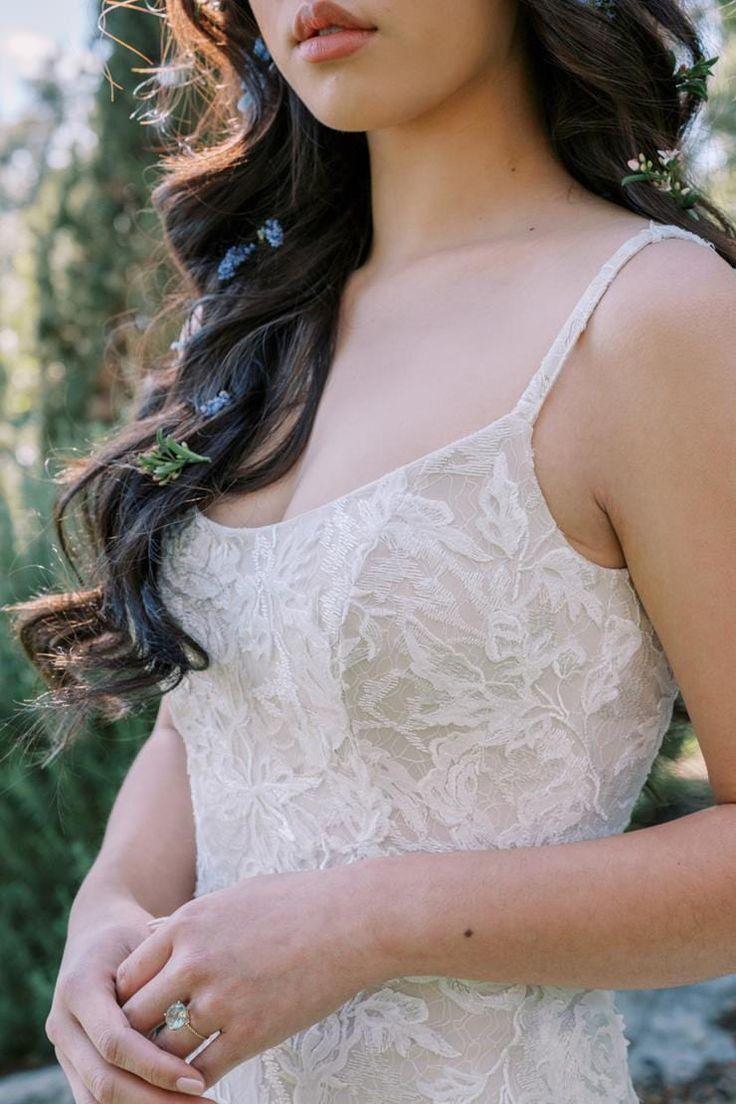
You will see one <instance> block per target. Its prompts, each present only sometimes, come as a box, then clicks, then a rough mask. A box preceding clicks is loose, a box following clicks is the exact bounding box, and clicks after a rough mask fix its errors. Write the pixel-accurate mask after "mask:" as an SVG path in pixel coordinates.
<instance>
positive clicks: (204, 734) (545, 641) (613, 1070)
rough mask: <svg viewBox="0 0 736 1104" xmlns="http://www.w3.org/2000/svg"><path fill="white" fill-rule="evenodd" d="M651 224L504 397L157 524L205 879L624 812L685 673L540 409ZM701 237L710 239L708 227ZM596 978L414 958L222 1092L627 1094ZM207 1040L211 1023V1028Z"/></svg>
mask: <svg viewBox="0 0 736 1104" xmlns="http://www.w3.org/2000/svg"><path fill="white" fill-rule="evenodd" d="M668 236H681V237H685V238H689V239H691V240H693V241H696V242H698V243H700V244H701V245H708V243H706V242H704V241H703V239H701V238H699V237H698V236H696V235H695V234H691V233H690V232H688V231H686V230H682V229H680V228H679V227H677V226H674V225H672V226H669V225H661V224H657V223H655V222H650V223H649V224H648V225H647V226H645V227H644V228H643V229H642V230H641V231H639V232H638V233H636V234H635V235H633V236H632V237H631V238H629V239H628V240H627V241H626V242H624V243H623V245H622V246H621V247H620V248H619V249H618V250H616V252H615V253H614V254H613V256H612V257H611V258H610V259H609V260H608V261H607V262H606V263H605V264H604V265H603V266H602V268H601V269H600V270H599V272H598V274H597V276H596V277H595V278H594V279H593V280H592V281H591V283H590V285H589V286H588V288H587V289H586V291H585V293H584V294H583V296H582V297H581V298H580V300H579V302H578V303H577V305H576V306H575V308H574V310H573V312H572V313H571V315H570V316H569V318H568V319H567V320H566V322H565V324H564V325H563V327H562V329H561V330H560V332H559V334H558V336H557V338H556V340H555V342H554V344H553V346H552V348H551V349H550V350H549V352H548V354H547V356H546V357H545V359H544V361H543V362H542V365H541V366H540V368H539V370H538V371H537V372H536V373H535V375H534V376H533V377H532V379H531V380H530V382H529V385H528V387H527V388H526V390H525V392H524V394H523V395H522V397H521V399H520V400H519V402H518V403H517V405H516V407H515V408H514V409H513V410H512V411H511V412H510V413H509V414H508V415H506V416H504V417H502V418H499V419H498V420H496V421H494V422H493V423H492V424H490V425H487V426H485V427H484V428H482V429H480V430H478V431H476V432H474V433H471V434H469V435H467V436H466V437H463V438H462V439H460V440H457V441H453V442H451V443H449V444H447V445H445V446H443V447H441V448H438V449H436V450H434V451H433V452H431V453H429V454H427V455H425V456H422V457H419V458H417V459H416V460H414V461H411V462H410V463H408V464H404V465H402V466H401V467H399V468H397V469H395V470H393V471H390V472H388V473H387V474H386V475H384V476H382V477H380V478H379V479H376V480H374V481H373V482H371V483H369V484H366V485H364V486H362V487H358V488H356V489H355V490H353V491H351V492H349V493H347V494H345V495H342V496H341V497H340V498H338V499H335V500H333V501H331V502H328V503H326V504H325V505H323V506H318V507H316V508H315V509H313V510H309V511H307V512H306V513H303V514H299V515H296V516H294V517H291V518H288V519H287V520H285V521H282V522H279V523H276V524H273V525H265V526H262V527H259V528H248V529H233V528H229V527H227V526H224V525H221V524H219V523H217V522H214V521H213V520H211V519H209V518H207V517H205V516H204V515H203V514H201V513H199V512H198V511H197V510H193V511H192V512H191V513H190V514H188V515H187V516H186V517H185V518H184V519H183V521H181V522H179V523H177V525H176V526H174V527H172V528H171V529H170V531H169V534H170V535H169V538H168V540H167V543H166V547H165V555H164V559H163V564H162V568H161V579H162V586H163V593H164V597H165V600H166V602H167V604H168V605H169V607H170V608H171V610H172V612H173V613H174V614H175V615H176V616H177V617H178V618H179V620H180V622H181V623H182V624H183V625H184V626H185V628H187V629H188V630H189V631H190V632H191V633H192V635H193V636H195V637H196V638H197V639H199V640H200V641H201V642H202V643H203V644H204V645H205V646H206V647H207V649H208V650H209V652H210V654H211V656H212V665H211V667H210V668H209V669H208V670H206V671H199V672H193V673H189V674H188V675H186V676H185V678H184V680H183V681H182V682H181V683H180V685H179V686H178V687H176V688H175V689H173V690H171V691H170V692H169V701H170V706H171V712H172V717H173V720H174V723H175V724H176V726H177V728H178V729H179V731H180V733H181V736H182V738H183V740H184V743H185V746H186V752H187V764H188V772H189V780H190V784H191V791H192V801H193V808H194V815H195V822H196V843H197V887H196V894H197V895H201V894H204V893H209V892H211V891H213V890H216V889H219V888H222V887H225V886H228V885H231V884H232V883H233V882H235V881H236V880H239V879H242V878H248V877H251V876H253V875H257V874H261V873H272V872H278V871H290V870H303V869H312V868H322V867H327V866H330V865H332V864H336V863H348V862H353V861H355V860H358V859H361V858H364V857H369V856H374V855H382V854H389V853H402V852H407V851H415V850H422V851H447V850H455V849H469V848H497V847H520V846H523V847H527V846H536V845H544V844H554V843H562V842H566V841H572V840H580V839H588V838H592V837H600V836H605V835H609V834H612V833H620V832H622V831H623V830H624V828H625V827H626V825H627V823H628V820H629V817H630V814H631V811H632V808H633V805H634V802H635V800H636V798H637V796H638V794H639V792H640V790H641V787H642V785H643V783H644V782H645V780H646V777H647V774H648V772H649V769H650V766H651V764H652V761H653V759H654V757H655V755H656V753H657V750H658V748H659V746H660V743H661V740H662V737H663V735H664V733H665V732H666V730H667V728H668V725H669V722H670V718H671V714H672V707H673V702H674V697H675V694H676V691H677V686H676V684H675V681H674V677H673V674H672V671H671V669H670V666H669V663H668V661H667V658H666V656H665V654H664V652H663V649H662V647H661V644H660V642H659V640H658V637H657V635H656V633H655V631H654V629H653V627H652V625H651V623H650V622H649V620H648V618H647V616H646V613H645V611H644V609H643V606H642V604H641V602H640V600H639V598H638V596H637V593H636V591H635V589H634V587H633V585H632V582H631V579H630V576H629V573H628V571H627V569H626V568H625V567H621V568H610V567H603V566H601V565H598V564H595V563H593V562H592V561H590V560H588V559H587V558H586V557H584V556H583V555H582V554H581V553H580V552H578V551H576V550H575V549H574V548H573V547H572V546H571V545H570V544H569V543H568V541H567V540H566V538H565V537H564V536H563V534H562V532H561V531H560V529H559V528H558V526H557V525H556V523H555V520H554V518H553V517H552V515H551V513H550V511H549V509H548V507H547V504H546V502H545V499H544V496H543V495H542V492H541V489H540V486H539V483H538V482H537V478H536V475H535V468H534V453H533V447H532V427H533V425H534V421H535V419H536V417H537V414H538V412H539V410H540V408H541V405H542V403H543V401H544V398H545V396H546V395H547V393H548V392H549V389H550V387H551V386H552V384H553V382H554V380H555V378H556V376H557V374H558V373H559V371H560V369H561V367H562V365H563V363H564V361H565V358H566V356H567V354H568V353H569V351H570V349H571V348H572V347H573V345H574V343H575V341H576V340H577V338H578V336H579V334H580V333H581V332H582V330H583V328H584V327H585V325H586V324H587V322H588V319H589V317H590V315H591V313H592V311H593V309H594V307H595V305H596V303H597V302H598V300H599V299H600V297H601V295H602V294H603V293H604V292H605V290H606V288H607V287H608V286H609V284H610V282H611V281H612V279H613V278H614V276H615V274H616V273H617V272H618V271H619V270H620V269H621V267H622V266H623V265H624V264H625V262H626V261H627V260H628V259H629V258H630V257H632V256H633V255H634V254H635V253H636V252H637V251H638V250H639V249H641V248H642V247H644V246H645V245H647V244H648V243H649V242H655V241H658V240H660V239H661V238H663V237H668ZM711 248H712V247H711ZM614 996H615V994H614V993H612V992H611V991H608V990H594V989H579V988H567V987H560V986H541V985H525V984H516V985H506V984H496V983H489V982H479V981H476V980H470V979H457V978H444V977H398V978H395V979H391V980H390V981H388V982H387V983H385V984H384V985H381V986H376V987H374V988H371V989H368V990H363V991H361V992H360V993H357V994H356V995H355V996H354V997H353V998H351V999H350V1000H348V1001H347V1002H346V1003H345V1004H344V1005H343V1006H341V1008H340V1009H339V1010H338V1011H336V1012H334V1013H333V1014H331V1015H329V1016H327V1017H326V1018H325V1019H324V1020H322V1021H321V1022H319V1023H316V1024H314V1025H313V1026H311V1027H309V1028H307V1029H305V1030H303V1031H300V1032H298V1033H297V1034H296V1035H294V1036H292V1037H291V1038H289V1039H287V1040H285V1041H284V1042H283V1043H281V1044H279V1045H278V1046H275V1047H273V1048H270V1049H269V1050H267V1051H264V1052H263V1053H261V1054H259V1055H256V1056H254V1057H252V1058H250V1059H248V1060H247V1061H245V1062H243V1063H242V1064H241V1065H239V1066H237V1067H236V1068H235V1069H233V1070H231V1071H230V1072H229V1073H228V1074H227V1075H226V1076H225V1077H223V1078H222V1079H221V1080H220V1081H219V1082H218V1083H217V1084H216V1085H214V1086H213V1087H212V1088H211V1089H210V1090H208V1093H207V1094H206V1095H207V1096H208V1097H210V1098H211V1099H213V1100H216V1101H220V1102H221V1104H281V1102H288V1104H369V1102H370V1104H400V1102H406V1104H409V1102H411V1104H419V1102H427V1101H429V1102H432V1104H471V1102H475V1101H481V1102H485V1104H491V1102H493V1104H496V1102H503V1104H593V1102H601V1101H605V1102H609V1104H614V1102H616V1104H632V1102H635V1101H636V1100H637V1097H636V1095H635V1092H634V1089H633V1086H632V1084H631V1081H630V1078H629V1073H628V1069H627V1061H626V1047H627V1045H628V1041H627V1040H626V1038H625V1035H624V1030H623V1029H624V1023H623V1018H622V1017H621V1015H620V1014H619V1013H618V1012H617V1010H616V1008H615V1003H614ZM212 1045H213V1046H216V1045H217V1041H215V1042H214V1043H213V1044H212Z"/></svg>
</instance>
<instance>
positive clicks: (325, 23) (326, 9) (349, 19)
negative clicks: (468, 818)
mask: <svg viewBox="0 0 736 1104" xmlns="http://www.w3.org/2000/svg"><path fill="white" fill-rule="evenodd" d="M325 27H346V28H349V29H350V30H360V31H374V30H375V29H376V28H375V26H374V25H373V24H372V23H365V22H363V21H362V20H360V19H358V18H357V17H356V16H354V15H351V14H350V12H349V11H346V10H345V8H343V7H342V6H341V5H340V4H337V3H335V0H313V2H312V3H311V4H302V6H301V7H300V8H299V11H298V12H297V13H296V18H295V20H294V38H295V39H296V40H297V42H303V41H304V39H306V38H313V37H314V36H315V35H316V34H317V33H318V31H321V30H324V28H325Z"/></svg>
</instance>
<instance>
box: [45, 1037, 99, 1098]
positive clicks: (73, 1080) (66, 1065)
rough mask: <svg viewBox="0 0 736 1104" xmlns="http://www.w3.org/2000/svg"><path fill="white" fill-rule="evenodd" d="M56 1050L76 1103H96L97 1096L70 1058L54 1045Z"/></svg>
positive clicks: (58, 1060)
mask: <svg viewBox="0 0 736 1104" xmlns="http://www.w3.org/2000/svg"><path fill="white" fill-rule="evenodd" d="M54 1050H55V1052H56V1060H57V1062H58V1063H59V1065H60V1066H61V1068H62V1069H63V1071H64V1075H65V1077H66V1079H67V1081H68V1082H69V1088H70V1089H71V1090H72V1096H73V1097H74V1104H95V1098H94V1097H93V1096H92V1093H91V1092H90V1091H89V1089H88V1088H87V1087H86V1085H85V1084H84V1082H83V1081H82V1079H81V1077H79V1075H78V1074H77V1071H76V1070H75V1069H74V1066H73V1065H72V1064H71V1062H70V1061H69V1059H68V1058H67V1057H66V1055H65V1054H64V1053H63V1051H61V1050H59V1048H58V1047H54Z"/></svg>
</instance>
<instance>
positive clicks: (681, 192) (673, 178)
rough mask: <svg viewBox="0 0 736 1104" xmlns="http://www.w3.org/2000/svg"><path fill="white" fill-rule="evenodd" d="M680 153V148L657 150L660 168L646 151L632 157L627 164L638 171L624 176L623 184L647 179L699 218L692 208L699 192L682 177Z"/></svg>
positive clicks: (695, 217) (694, 216) (691, 214)
mask: <svg viewBox="0 0 736 1104" xmlns="http://www.w3.org/2000/svg"><path fill="white" fill-rule="evenodd" d="M680 153H681V151H680V150H679V149H669V150H657V154H658V165H659V168H655V167H654V162H653V161H652V160H651V159H649V158H648V157H647V156H646V154H644V153H640V154H639V155H638V157H632V158H631V160H630V161H627V162H626V164H627V165H628V167H629V168H630V169H635V170H637V171H636V172H632V173H629V175H628V176H624V177H622V178H621V184H623V185H627V184H636V183H637V182H638V181H640V180H647V181H649V182H650V183H651V184H653V185H654V187H655V188H658V189H659V190H660V191H662V192H667V193H668V194H669V195H670V196H671V197H672V199H674V201H675V203H677V205H678V206H679V207H682V208H684V209H685V210H686V211H687V213H688V214H689V215H690V216H691V217H692V218H694V219H697V218H698V214H697V212H696V211H693V210H692V208H693V207H694V206H695V204H696V203H697V202H698V193H697V191H696V190H695V189H694V188H693V187H692V186H691V185H689V184H685V183H683V181H682V179H681V177H680V161H679V158H680Z"/></svg>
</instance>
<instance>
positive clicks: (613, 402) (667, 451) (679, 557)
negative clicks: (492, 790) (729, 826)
mask: <svg viewBox="0 0 736 1104" xmlns="http://www.w3.org/2000/svg"><path fill="white" fill-rule="evenodd" d="M585 337H586V339H588V343H587V347H586V348H587V357H588V359H587V360H586V366H590V367H591V369H592V372H593V375H594V377H595V381H594V382H595V387H594V388H592V389H591V392H592V394H593V399H592V404H593V406H594V407H595V410H594V411H592V413H593V414H594V416H595V418H596V420H597V425H598V428H599V431H600V432H599V436H598V441H597V448H596V453H597V455H596V467H595V474H596V478H597V480H598V485H599V491H598V494H599V496H600V499H601V500H602V504H603V506H604V508H605V510H606V513H607V515H608V517H609V520H610V522H611V525H612V526H613V528H614V530H615V533H616V536H617V538H618V541H619V544H620V546H621V548H622V550H623V553H624V556H625V560H626V564H627V567H628V570H629V575H630V577H631V581H632V583H633V585H634V587H635V589H636V592H637V593H638V595H639V598H640V600H641V602H642V605H643V607H644V609H645V611H646V613H647V614H648V616H649V619H650V621H651V622H652V625H653V626H654V629H655V631H656V633H657V635H658V637H659V639H660V641H661V643H662V646H663V648H664V651H665V653H666V655H667V657H668V659H669V662H670V664H671V666H672V669H673V673H674V675H675V679H676V682H677V684H678V686H679V689H680V691H681V693H682V695H683V698H684V700H685V704H686V706H687V709H688V713H689V715H690V718H691V720H692V722H693V725H694V728H695V732H696V735H697V737H698V740H699V743H700V746H701V749H702V751H703V755H704V757H705V759H706V763H707V767H708V775H709V780H710V783H711V786H712V787H713V790H714V793H715V796H716V801H718V802H719V803H720V802H736V752H735V750H734V741H733V731H732V720H731V718H732V716H733V710H734V709H735V708H736V682H734V678H733V671H734V665H735V664H736V634H734V632H733V624H734V616H735V615H736V599H735V598H734V595H736V271H734V269H733V268H732V266H731V265H730V264H729V263H728V262H727V261H725V260H723V259H722V258H721V257H720V256H719V254H717V253H716V252H715V251H713V250H710V249H707V248H705V247H704V246H702V245H699V244H698V243H697V242H692V241H689V240H686V239H683V238H667V239H664V240H661V241H658V242H657V243H656V244H654V245H648V246H646V248H644V249H643V250H640V252H639V253H638V254H636V255H635V256H634V257H633V258H632V259H631V260H630V261H629V262H628V263H627V264H626V265H625V266H624V269H622V270H621V271H620V272H619V274H618V276H617V278H616V280H615V281H614V282H613V283H612V285H611V286H610V287H609V289H608V291H607V292H606V294H605V295H604V296H603V298H602V300H601V302H600V303H599V304H598V309H597V310H596V311H595V312H594V316H593V319H591V326H590V332H589V333H586V334H585Z"/></svg>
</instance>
